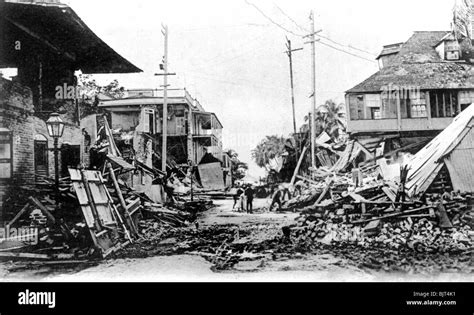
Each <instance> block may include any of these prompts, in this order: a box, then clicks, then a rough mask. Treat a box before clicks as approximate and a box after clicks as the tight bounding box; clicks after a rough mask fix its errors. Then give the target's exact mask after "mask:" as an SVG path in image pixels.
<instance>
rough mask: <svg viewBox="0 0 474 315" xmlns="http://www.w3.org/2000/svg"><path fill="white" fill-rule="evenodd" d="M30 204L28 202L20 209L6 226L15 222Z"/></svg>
mask: <svg viewBox="0 0 474 315" xmlns="http://www.w3.org/2000/svg"><path fill="white" fill-rule="evenodd" d="M29 206H30V203H29V202H28V203H27V204H26V205H25V206H24V207H23V208H22V209H21V210H20V212H18V213H17V215H16V216H15V217H14V218H13V219H12V220H11V221H10V222H8V224H7V227H10V226H11V225H13V223H15V222H16V221H17V220H18V219H19V218H20V217H21V216H22V215H23V214H24V213H25V212H26V210H28V207H29Z"/></svg>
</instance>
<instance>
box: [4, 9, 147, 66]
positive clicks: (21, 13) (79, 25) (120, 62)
mask: <svg viewBox="0 0 474 315" xmlns="http://www.w3.org/2000/svg"><path fill="white" fill-rule="evenodd" d="M0 5H1V9H0V20H1V22H2V36H0V38H1V41H2V42H1V43H0V50H1V51H0V66H1V67H17V66H18V65H19V64H20V63H21V60H20V59H19V58H25V57H24V56H23V54H18V52H17V51H15V50H14V47H13V46H14V45H12V44H11V43H12V42H15V41H16V40H18V39H17V38H25V39H27V43H23V42H22V46H26V47H27V48H30V49H31V47H35V51H36V50H37V49H44V50H49V51H50V52H51V53H52V54H54V55H56V56H61V57H63V58H65V59H67V60H68V61H70V62H71V64H72V65H73V66H74V67H75V68H76V69H80V70H82V72H83V73H131V72H141V71H142V70H140V69H139V68H137V67H136V66H134V65H133V64H132V63H130V62H129V61H128V60H126V59H125V58H123V57H122V56H120V55H119V54H118V53H117V52H115V51H114V50H113V49H112V48H110V47H109V46H108V45H107V44H106V43H105V42H103V41H102V40H101V39H100V38H99V37H98V36H97V35H96V34H94V32H93V31H92V30H91V29H90V28H89V27H88V26H87V25H86V24H85V23H84V22H83V21H82V20H81V19H80V17H79V16H78V15H77V14H76V13H75V12H74V10H72V9H71V8H70V7H69V6H67V5H65V4H62V3H24V2H6V3H3V1H2V2H0ZM2 47H3V48H2ZM36 47H40V48H36ZM27 51H28V50H27Z"/></svg>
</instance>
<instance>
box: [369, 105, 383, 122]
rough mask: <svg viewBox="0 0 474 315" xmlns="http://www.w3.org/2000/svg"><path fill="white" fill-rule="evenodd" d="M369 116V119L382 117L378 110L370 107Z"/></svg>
mask: <svg viewBox="0 0 474 315" xmlns="http://www.w3.org/2000/svg"><path fill="white" fill-rule="evenodd" d="M370 116H371V117H370V118H371V119H381V118H382V117H381V116H380V108H374V107H372V108H371V109H370Z"/></svg>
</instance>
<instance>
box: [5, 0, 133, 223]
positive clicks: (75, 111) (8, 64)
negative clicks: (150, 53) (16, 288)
mask: <svg viewBox="0 0 474 315" xmlns="http://www.w3.org/2000/svg"><path fill="white" fill-rule="evenodd" d="M0 6H1V8H0V29H1V37H0V40H1V43H0V68H13V69H16V72H17V75H15V76H13V77H12V78H11V79H6V78H3V77H0V105H1V106H0V209H1V210H2V211H1V215H0V220H2V219H5V216H6V215H7V214H6V213H4V212H5V208H6V207H4V206H5V205H4V204H3V202H4V199H5V196H6V195H8V194H11V192H12V190H14V189H15V185H17V184H18V185H27V184H34V183H35V181H41V179H44V178H45V177H49V176H51V175H53V174H54V167H55V166H54V159H53V153H52V152H51V151H52V148H53V139H52V138H51V137H50V136H49V134H48V130H47V125H46V121H47V120H48V118H49V117H50V115H51V114H52V113H55V112H56V113H59V115H60V117H61V119H62V120H63V121H64V124H65V127H64V133H63V135H62V137H61V138H59V149H60V152H59V172H60V174H61V175H60V176H61V177H66V176H69V174H68V168H69V167H74V168H75V167H77V166H78V165H87V164H88V163H89V153H88V146H89V145H90V143H89V140H88V139H86V138H85V137H84V135H83V133H82V132H81V130H82V128H81V120H82V118H83V117H80V114H79V104H78V100H77V98H68V97H63V98H58V97H57V94H56V92H57V87H58V86H59V87H64V86H66V87H72V88H75V87H76V86H77V78H76V76H75V72H76V71H78V70H81V71H82V72H83V73H88V74H92V73H133V72H141V70H140V69H138V68H137V67H136V66H134V65H133V64H131V63H130V62H129V61H127V60H126V59H124V58H123V57H121V56H120V55H119V54H118V53H116V52H115V51H114V50H113V49H112V48H110V47H109V46H108V45H107V44H106V43H104V42H103V41H102V40H101V39H100V38H99V37H98V36H97V35H95V34H94V33H93V31H92V30H91V29H90V28H89V27H88V26H87V25H86V24H85V23H84V22H83V21H82V20H81V19H80V17H79V16H78V15H77V14H76V13H75V12H74V11H73V10H72V9H71V8H70V7H69V6H67V5H65V4H62V3H60V2H59V1H6V2H3V1H2V2H1V3H0Z"/></svg>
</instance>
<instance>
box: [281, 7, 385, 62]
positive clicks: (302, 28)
mask: <svg viewBox="0 0 474 315" xmlns="http://www.w3.org/2000/svg"><path fill="white" fill-rule="evenodd" d="M274 6H275V7H276V8H277V9H278V10H279V11H280V12H281V13H282V14H283V15H284V16H286V17H287V18H288V19H289V20H290V21H292V22H293V23H294V24H295V25H296V26H297V27H298V28H300V29H301V30H303V31H305V32H308V30H307V29H305V28H304V27H302V26H301V25H299V24H298V23H297V22H296V21H295V20H294V19H293V18H292V17H291V16H290V15H289V14H287V13H286V12H285V11H283V9H281V8H280V7H279V6H278V5H276V4H274ZM318 36H319V37H321V38H324V39H326V40H328V41H330V42H332V43H333V44H336V45H339V46H342V47H348V48H350V49H354V50H358V51H360V52H363V53H366V54H369V55H372V56H376V55H375V54H373V53H371V52H369V51H366V50H363V49H360V48H357V47H354V46H351V45H344V44H341V43H339V42H336V41H335V40H333V39H331V38H329V37H328V36H324V35H320V34H318Z"/></svg>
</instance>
